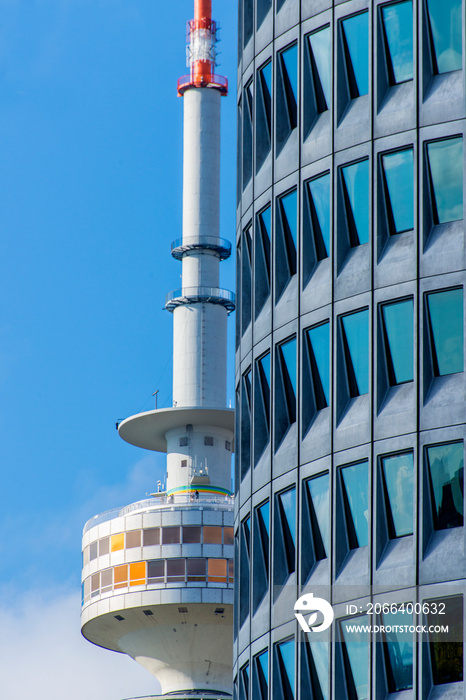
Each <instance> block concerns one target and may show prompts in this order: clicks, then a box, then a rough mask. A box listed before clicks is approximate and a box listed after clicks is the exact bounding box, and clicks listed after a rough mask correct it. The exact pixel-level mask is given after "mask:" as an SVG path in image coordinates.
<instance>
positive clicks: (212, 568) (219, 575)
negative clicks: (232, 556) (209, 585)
mask: <svg viewBox="0 0 466 700" xmlns="http://www.w3.org/2000/svg"><path fill="white" fill-rule="evenodd" d="M207 580H208V581H215V582H217V583H226V582H227V560H226V559H208V561H207Z"/></svg>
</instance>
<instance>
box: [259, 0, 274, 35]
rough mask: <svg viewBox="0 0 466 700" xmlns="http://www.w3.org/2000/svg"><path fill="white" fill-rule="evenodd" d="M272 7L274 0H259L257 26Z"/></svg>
mask: <svg viewBox="0 0 466 700" xmlns="http://www.w3.org/2000/svg"><path fill="white" fill-rule="evenodd" d="M271 8H272V0H257V3H256V23H257V28H256V29H259V27H260V26H261V24H262V22H263V21H264V19H265V18H266V17H267V14H268V13H269V11H270V10H271Z"/></svg>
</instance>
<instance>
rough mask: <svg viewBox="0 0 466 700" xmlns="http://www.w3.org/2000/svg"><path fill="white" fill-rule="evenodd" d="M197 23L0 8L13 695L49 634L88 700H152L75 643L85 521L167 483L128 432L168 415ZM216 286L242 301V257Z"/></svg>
mask: <svg viewBox="0 0 466 700" xmlns="http://www.w3.org/2000/svg"><path fill="white" fill-rule="evenodd" d="M213 5H214V17H215V19H217V20H218V21H219V23H220V24H221V26H222V28H223V30H222V33H221V36H222V41H221V43H220V46H219V48H220V50H221V55H220V57H219V60H220V66H219V68H218V72H219V73H221V74H223V75H227V76H228V77H229V79H230V83H231V86H232V88H231V95H230V96H229V97H228V98H226V99H223V100H222V106H223V111H222V149H223V151H222V193H221V207H222V222H221V235H222V236H224V237H226V238H229V239H230V240H231V241H233V240H234V230H235V177H236V175H235V139H236V127H235V120H236V111H235V106H234V104H235V97H234V86H235V83H236V80H235V75H236V3H235V2H218V0H217V2H215V0H214V3H213ZM192 16H193V0H178V1H177V2H176V3H162V2H156V1H154V0H0V124H1V137H0V143H1V146H0V172H1V178H0V231H1V240H2V247H1V252H0V266H1V270H0V295H1V299H2V303H1V304H0V337H1V339H2V342H1V344H0V389H1V396H2V401H1V404H0V443H1V452H0V455H1V457H0V459H1V476H2V488H1V489H0V494H1V495H0V499H1V509H0V513H1V515H0V528H1V532H2V538H1V544H0V555H1V562H2V566H1V568H0V571H1V572H2V573H1V576H0V625H1V626H2V628H5V627H6V628H7V629H11V630H12V633H11V639H12V640H13V641H12V643H11V644H10V645H9V647H10V651H8V648H6V647H5V648H1V649H0V658H2V663H1V665H2V666H3V663H5V661H6V663H5V669H7V671H6V676H5V678H6V681H5V682H6V686H4V687H6V689H7V690H6V693H7V694H6V695H5V691H4V690H3V691H2V692H1V695H2V700H16V698H18V700H22V698H23V697H26V694H27V691H28V688H29V686H28V685H27V683H31V682H32V681H31V679H30V678H28V677H24V674H21V671H19V667H18V672H17V671H16V668H17V667H16V665H15V662H14V660H13V657H14V655H15V653H14V652H15V649H16V650H18V649H19V648H21V649H23V648H26V649H28V648H29V646H31V649H32V648H35V649H36V651H35V654H37V649H38V648H44V649H45V647H46V641H45V637H46V638H47V643H48V644H49V645H52V648H53V644H54V643H55V644H56V647H57V649H58V648H59V649H60V654H61V655H62V657H63V660H62V662H61V663H60V664H59V666H60V668H61V669H62V670H63V669H66V668H67V663H66V662H65V660H64V655H65V656H66V649H67V648H69V652H70V653H69V663H70V668H71V669H72V668H74V669H76V667H77V664H78V663H80V662H78V659H80V658H81V657H80V654H82V655H83V656H82V658H83V659H84V658H85V659H87V660H88V661H87V663H89V668H90V669H91V670H90V672H89V673H90V676H89V677H90V678H91V679H93V680H94V681H95V688H94V684H93V683H90V684H89V677H88V678H87V679H86V683H88V685H87V686H86V689H84V688H83V687H81V686H79V684H78V685H76V688H73V690H72V691H70V692H75V693H76V698H78V697H80V698H86V700H93V699H94V697H95V698H99V700H106V699H107V697H108V698H109V700H110V698H115V699H116V700H118V699H119V698H121V697H123V696H124V693H125V692H126V693H127V694H134V695H137V694H138V693H139V694H141V693H142V692H148V691H149V690H150V688H151V687H152V688H154V686H153V682H152V680H151V677H150V676H149V675H148V674H147V672H145V671H143V670H140V671H139V669H138V667H137V665H136V664H134V663H133V662H130V661H128V664H126V662H125V661H122V660H121V658H120V656H119V655H115V654H113V655H112V654H110V653H109V652H102V651H100V650H99V649H96V648H93V647H91V645H89V644H85V643H84V642H81V640H80V639H79V638H78V637H75V634H76V629H78V628H79V620H78V616H79V585H80V564H81V561H80V540H81V531H82V526H83V525H84V522H85V521H86V520H87V519H88V518H90V517H91V516H93V515H94V514H96V513H98V512H102V511H104V510H106V509H109V508H113V507H115V506H119V505H123V504H125V503H129V502H131V501H133V500H137V499H139V498H143V497H144V496H145V495H146V493H148V492H150V491H151V490H153V489H154V488H155V484H156V481H157V479H158V478H160V477H161V476H162V475H163V472H164V471H165V460H164V458H163V456H159V455H156V454H150V453H146V452H144V451H142V450H138V449H137V448H135V447H132V446H130V445H127V444H126V443H124V442H123V441H122V440H121V439H120V438H119V437H118V434H117V432H116V430H115V422H116V421H117V420H118V419H122V418H125V417H126V416H128V415H131V414H133V413H136V412H138V411H140V410H148V409H150V408H152V407H153V406H154V403H153V398H152V397H151V394H152V392H153V391H155V390H156V389H159V402H158V406H159V407H162V406H169V405H170V404H171V358H172V337H171V333H172V319H171V316H170V314H169V313H167V312H166V311H163V310H162V307H163V301H164V296H165V294H166V293H167V292H168V291H170V290H171V289H175V288H176V287H177V286H178V285H179V281H180V273H181V265H180V264H179V263H177V262H176V261H174V260H173V259H172V258H171V256H170V243H171V241H172V240H173V239H175V238H177V237H179V236H180V235H181V196H182V191H181V183H182V107H183V104H182V100H181V99H180V98H177V96H176V81H177V78H178V77H179V76H180V75H182V74H184V73H185V72H186V67H185V22H186V20H188V19H190V18H192ZM221 272H222V286H224V287H226V288H228V289H234V260H233V259H231V260H229V261H227V262H225V263H223V264H222V268H221ZM233 323H234V321H233V319H232V320H231V321H230V344H229V346H230V355H229V362H230V379H229V398H231V399H232V400H233V365H232V363H233V353H232V343H231V337H232V336H233ZM60 606H62V607H60ZM47 613H49V614H47ZM34 616H36V617H37V620H36V617H34ZM41 620H42V624H41ZM46 620H48V622H47V623H45V621H46ZM53 620H55V622H56V623H57V625H58V627H57V633H56V634H55V631H54V628H53V624H52V622H51V621H53ZM34 621H36V622H37V626H36V627H34ZM31 629H35V634H36V635H37V639H34V638H31V631H30V630H31ZM13 630H14V631H13ZM23 634H24V637H23V636H22V635H23ZM78 634H79V632H78ZM26 638H27V640H28V642H27V644H26ZM65 639H69V640H72V641H70V642H69V645H68V647H67V646H66V644H65V643H64V641H63V640H65ZM54 640H56V641H54ZM60 640H62V641H60ZM15 644H16V647H15ZM28 645H29V646H28ZM0 646H1V643H0ZM78 648H79V650H80V651H77V650H78ZM31 653H32V652H31ZM94 653H95V654H97V655H104V656H102V657H101V656H99V657H98V658H99V661H98V662H97V661H95V659H97V656H94ZM8 654H9V655H10V656H8ZM10 657H11V659H10V660H9V658H10ZM67 658H68V657H67ZM46 659H48V660H49V661H46V660H44V662H43V663H42V664H41V663H39V662H40V657H39V659H37V658H36V659H35V662H36V663H37V667H38V669H39V668H40V669H41V671H40V672H39V670H38V671H37V673H38V674H39V677H40V673H42V675H43V679H44V681H43V686H42V685H41V682H40V680H39V681H38V680H37V677H36V680H35V682H34V685H31V687H34V689H35V691H36V692H37V689H38V688H40V689H41V692H42V691H43V693H44V695H43V696H44V698H45V697H47V699H48V700H54V699H55V697H56V698H57V699H58V698H62V697H63V695H62V692H63V688H62V687H61V688H60V683H59V682H58V679H59V677H60V675H59V673H58V670H57V662H56V661H54V660H52V659H53V653H51V652H50V651H48V652H47V655H46ZM102 659H105V660H102ZM114 659H116V662H115V661H114ZM49 662H50V664H51V665H52V667H51V668H50V669H49V667H48V665H47V664H48V663H49ZM82 663H83V664H84V666H85V663H86V662H84V661H83V662H82ZM112 664H113V666H112ZM115 664H116V667H117V670H116V671H115V672H114V671H113V670H112V671H111V672H110V671H107V670H106V669H107V668H108V669H113V667H114V666H115ZM133 666H134V668H136V670H137V673H136V674H135V676H134V678H135V680H134V683H137V682H140V683H142V686H144V683H145V686H144V687H142V686H141V689H140V690H138V688H132V689H130V688H128V690H125V689H124V688H125V686H124V683H125V682H128V683H129V684H130V681H131V682H132V677H131V675H130V676H128V673H129V674H131V673H132V671H131V672H130V671H127V670H125V672H124V675H125V677H126V680H125V681H122V679H121V678H119V676H118V672H119V671H118V669H123V668H124V669H127V668H129V667H131V668H133ZM3 673H4V670H2V674H3ZM54 673H55V674H56V675H55V676H54V675H53V674H54ZM98 673H100V680H99V681H97V675H96V674H98ZM93 674H94V675H93ZM115 674H116V676H115ZM138 674H139V675H138ZM26 676H27V674H26ZM109 676H111V679H110V677H109ZM136 677H137V678H136ZM54 678H55V680H54ZM146 678H147V679H148V682H146ZM9 679H10V685H8V683H9ZM80 682H84V679H82V680H81V679H80ZM21 683H23V684H24V688H23V686H21V685H18V684H21ZM112 684H113V685H112ZM56 686H58V687H56ZM10 687H11V690H9V688H10ZM106 693H107V694H106ZM35 697H37V698H38V700H41V698H42V695H37V696H35ZM74 697H75V696H74V695H67V698H68V699H69V700H74Z"/></svg>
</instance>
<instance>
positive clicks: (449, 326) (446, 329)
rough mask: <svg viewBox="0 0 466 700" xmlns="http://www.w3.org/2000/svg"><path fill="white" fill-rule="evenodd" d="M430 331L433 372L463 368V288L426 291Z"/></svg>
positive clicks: (448, 372) (452, 372)
mask: <svg viewBox="0 0 466 700" xmlns="http://www.w3.org/2000/svg"><path fill="white" fill-rule="evenodd" d="M427 330H428V335H429V341H430V343H429V344H430V352H431V360H432V369H433V375H434V376H435V377H441V376H443V375H445V374H455V373H457V372H462V371H463V366H464V361H463V289H462V288H461V289H448V290H446V291H443V292H433V293H430V294H427Z"/></svg>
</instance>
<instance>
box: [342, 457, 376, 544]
mask: <svg viewBox="0 0 466 700" xmlns="http://www.w3.org/2000/svg"><path fill="white" fill-rule="evenodd" d="M340 476H341V481H342V484H341V486H342V495H343V504H344V511H345V522H346V533H347V536H348V545H349V549H357V548H358V547H365V546H366V545H367V543H368V537H369V520H368V519H369V510H368V509H369V505H368V463H367V462H359V463H358V464H352V465H350V466H348V467H342V468H341V469H340Z"/></svg>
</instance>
